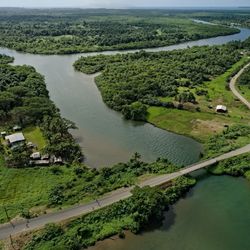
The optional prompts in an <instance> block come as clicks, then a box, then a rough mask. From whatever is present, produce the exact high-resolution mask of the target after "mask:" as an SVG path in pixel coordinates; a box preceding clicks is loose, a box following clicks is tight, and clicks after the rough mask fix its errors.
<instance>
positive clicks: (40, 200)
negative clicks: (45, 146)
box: [0, 158, 74, 222]
mask: <svg viewBox="0 0 250 250" xmlns="http://www.w3.org/2000/svg"><path fill="white" fill-rule="evenodd" d="M53 168H55V167H46V168H25V169H14V168H6V167H5V166H4V161H3V158H0V183H1V184H0V222H4V221H6V220H7V218H6V214H5V211H4V207H5V208H6V209H7V211H8V215H9V217H15V216H16V215H17V214H20V213H21V212H22V210H24V211H25V210H28V209H29V208H31V207H37V212H39V211H38V210H39V209H43V210H44V208H45V207H46V205H47V204H48V193H49V191H50V190H51V188H52V187H54V186H56V185H58V184H60V183H65V182H66V181H69V180H71V179H72V178H73V175H74V173H73V170H72V169H71V168H67V167H64V166H61V167H60V170H61V171H60V173H59V174H58V173H57V174H56V173H55V172H53ZM39 207H40V208H39Z"/></svg>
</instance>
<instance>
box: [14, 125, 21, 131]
mask: <svg viewBox="0 0 250 250" xmlns="http://www.w3.org/2000/svg"><path fill="white" fill-rule="evenodd" d="M21 129H22V127H21V126H19V125H15V126H14V127H13V130H14V131H20V130H21Z"/></svg>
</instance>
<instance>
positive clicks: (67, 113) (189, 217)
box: [0, 29, 250, 250]
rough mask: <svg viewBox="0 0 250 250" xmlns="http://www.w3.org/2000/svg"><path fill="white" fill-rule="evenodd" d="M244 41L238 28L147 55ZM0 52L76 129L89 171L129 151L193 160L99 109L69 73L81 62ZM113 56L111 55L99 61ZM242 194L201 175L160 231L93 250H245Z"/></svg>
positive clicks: (242, 188)
mask: <svg viewBox="0 0 250 250" xmlns="http://www.w3.org/2000/svg"><path fill="white" fill-rule="evenodd" d="M249 36H250V30H249V29H241V32H240V33H239V34H235V35H230V36H221V37H216V38H210V39H203V40H199V41H194V42H187V43H183V44H179V45H174V46H168V47H163V48H154V49H147V51H163V50H173V49H183V48H187V47H188V46H189V47H191V46H201V45H216V44H224V43H227V42H229V41H232V40H244V39H246V38H247V37H249ZM0 53H5V54H8V55H10V56H14V57H15V64H28V65H32V66H34V67H35V68H36V69H37V70H38V72H40V73H41V74H43V75H44V76H45V79H46V83H47V88H48V90H49V92H50V96H51V99H52V100H53V101H54V102H55V103H56V105H57V106H58V107H59V108H60V110H61V113H62V115H63V116H64V117H66V118H68V119H70V120H72V121H74V122H76V124H77V126H78V128H79V129H78V130H76V131H73V132H72V133H73V135H74V136H75V138H77V140H78V141H79V143H80V145H81V146H82V148H83V151H84V153H85V156H86V164H88V165H89V166H92V167H99V166H104V165H110V164H113V163H116V162H118V161H126V160H128V159H129V157H130V156H131V155H132V154H133V153H134V152H139V153H141V154H142V156H143V158H144V159H145V160H148V161H151V160H155V159H156V158H157V157H167V158H169V159H170V160H171V161H172V162H174V163H177V164H180V165H181V164H184V165H186V164H190V163H193V162H195V161H197V160H198V159H199V154H200V152H201V150H202V147H201V145H200V144H199V143H198V142H196V141H194V140H192V139H190V138H187V137H184V136H180V135H176V134H174V133H169V132H167V131H163V130H161V129H158V128H155V127H154V126H152V125H150V124H144V123H137V122H131V121H125V120H123V119H122V117H121V115H120V114H119V113H117V112H114V111H112V110H110V109H109V108H107V107H106V106H105V104H104V103H103V101H102V98H101V95H100V93H99V91H98V89H97V87H96V85H95V83H94V76H87V75H84V74H82V73H79V72H75V71H74V69H73V67H72V64H73V63H74V62H75V60H77V59H78V58H79V57H80V56H81V55H65V56H57V55H56V56H43V55H31V54H24V53H19V52H16V51H14V50H9V49H5V48H0ZM114 53H118V52H115V51H113V52H103V53H102V54H114ZM122 53H126V52H122ZM95 54H96V53H88V54H82V55H83V56H87V55H95ZM249 194H250V184H249V182H247V181H246V180H244V179H236V178H231V177H226V176H223V177H209V178H207V176H206V177H205V178H203V179H202V180H200V181H199V182H198V184H197V185H196V187H195V188H194V189H193V190H192V191H191V192H189V194H188V196H187V197H186V198H185V199H182V200H180V201H179V202H178V203H177V204H176V205H175V206H173V207H171V209H170V211H168V212H167V213H166V216H165V221H164V223H163V225H162V226H161V227H156V229H152V230H150V231H148V232H145V233H143V234H141V235H139V236H135V235H132V234H128V236H127V238H126V239H125V240H110V239H109V240H106V241H104V242H102V243H99V244H98V245H97V246H96V247H94V250H165V249H167V250H235V249H237V250H249V249H250V238H249V232H250V213H249V211H250V195H249Z"/></svg>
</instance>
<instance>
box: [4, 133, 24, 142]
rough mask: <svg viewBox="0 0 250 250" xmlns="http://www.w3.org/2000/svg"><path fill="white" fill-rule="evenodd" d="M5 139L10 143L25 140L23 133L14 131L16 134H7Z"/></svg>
mask: <svg viewBox="0 0 250 250" xmlns="http://www.w3.org/2000/svg"><path fill="white" fill-rule="evenodd" d="M5 139H6V140H8V141H9V142H10V143H11V144H12V143H15V142H21V141H24V140H25V138H24V136H23V133H16V134H12V135H8V136H6V137H5Z"/></svg>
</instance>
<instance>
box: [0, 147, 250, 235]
mask: <svg viewBox="0 0 250 250" xmlns="http://www.w3.org/2000/svg"><path fill="white" fill-rule="evenodd" d="M248 152H250V144H249V145H247V146H245V147H242V148H239V149H237V150H234V151H231V152H229V153H226V154H223V155H220V156H218V157H215V158H213V159H209V160H205V161H202V162H199V163H196V164H193V165H191V166H188V167H186V168H182V169H180V170H179V171H177V172H174V173H172V174H165V175H161V176H157V177H153V178H151V179H148V180H146V181H144V182H142V183H141V184H140V185H139V186H141V187H143V186H151V187H155V186H160V185H163V184H165V183H166V182H168V181H171V180H173V179H175V178H177V177H180V176H183V175H185V174H188V173H191V172H194V171H196V170H198V169H202V168H205V167H208V166H210V165H212V164H214V163H216V162H219V161H221V160H225V159H229V158H232V157H234V156H238V155H241V154H244V153H248ZM132 189H133V187H129V188H121V189H118V190H116V191H114V192H112V193H109V194H107V195H105V196H104V197H103V198H101V199H99V200H98V201H93V202H90V203H88V204H84V205H77V206H74V207H70V208H67V209H63V210H60V211H57V212H53V213H48V214H45V215H41V216H39V217H36V218H33V219H31V220H29V221H27V220H19V221H16V222H13V223H12V224H10V223H6V224H3V225H1V226H0V240H1V239H5V238H7V237H9V236H10V235H15V234H18V233H21V232H25V231H29V230H34V229H38V228H41V227H43V226H44V225H46V224H47V223H58V222H62V221H65V220H69V219H72V218H75V217H78V216H81V215H83V214H86V213H89V212H91V211H93V210H96V209H100V208H101V207H106V206H108V205H111V204H113V203H115V202H118V201H120V200H123V199H126V198H128V197H130V196H131V195H132V194H131V190H132Z"/></svg>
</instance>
